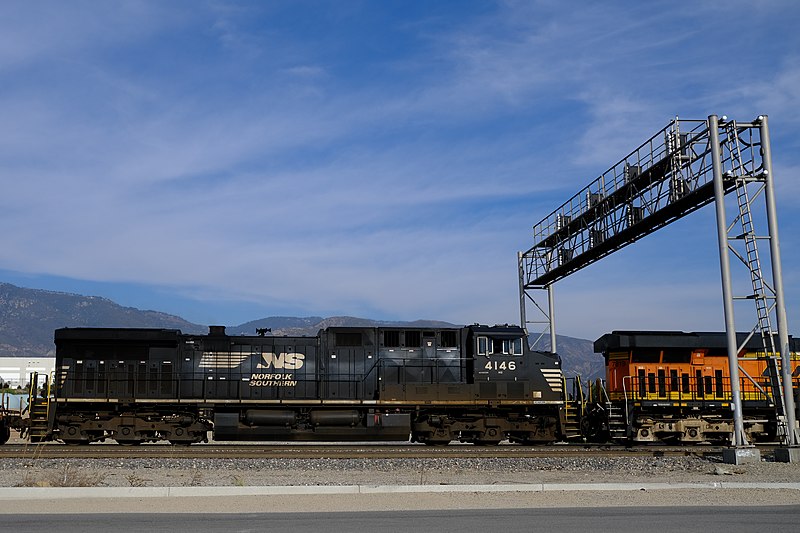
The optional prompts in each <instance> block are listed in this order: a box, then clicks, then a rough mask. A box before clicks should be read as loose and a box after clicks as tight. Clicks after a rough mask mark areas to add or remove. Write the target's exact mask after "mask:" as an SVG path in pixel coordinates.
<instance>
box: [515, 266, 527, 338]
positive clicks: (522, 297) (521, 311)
mask: <svg viewBox="0 0 800 533" xmlns="http://www.w3.org/2000/svg"><path fill="white" fill-rule="evenodd" d="M517 267H518V268H519V327H521V328H522V329H524V330H525V335H527V334H528V317H527V316H526V314H525V306H526V302H525V266H524V263H523V259H522V252H517Z"/></svg>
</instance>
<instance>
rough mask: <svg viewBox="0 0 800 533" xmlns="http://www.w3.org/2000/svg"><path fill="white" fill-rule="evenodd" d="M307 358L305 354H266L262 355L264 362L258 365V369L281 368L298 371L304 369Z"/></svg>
mask: <svg viewBox="0 0 800 533" xmlns="http://www.w3.org/2000/svg"><path fill="white" fill-rule="evenodd" d="M305 358H306V356H305V354H302V353H294V352H292V353H285V354H283V353H281V354H274V353H265V354H262V355H261V359H262V361H261V362H260V363H258V366H257V367H256V368H264V369H267V368H281V369H288V370H296V369H298V368H302V367H303V361H304V359H305Z"/></svg>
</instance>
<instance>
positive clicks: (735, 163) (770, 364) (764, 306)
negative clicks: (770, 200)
mask: <svg viewBox="0 0 800 533" xmlns="http://www.w3.org/2000/svg"><path fill="white" fill-rule="evenodd" d="M725 130H726V133H727V142H726V145H727V147H728V150H729V151H730V156H731V170H730V173H729V175H730V177H731V178H732V179H733V180H735V181H734V183H735V186H736V200H737V204H738V207H739V216H738V217H737V219H738V221H739V225H740V226H741V229H742V233H741V235H739V236H737V237H735V238H736V239H737V240H741V241H743V242H744V248H745V255H744V257H742V256H740V255H739V254H737V256H738V257H739V259H740V260H741V261H742V263H744V265H745V266H746V267H747V269H748V270H749V271H750V281H751V283H752V287H753V293H752V295H751V296H749V298H752V299H753V301H754V302H755V305H756V315H757V317H758V323H757V325H756V328H757V329H758V331H759V333H760V334H761V341H762V345H763V346H764V356H765V358H766V360H767V373H768V374H769V380H770V388H771V391H772V399H773V402H774V404H775V409H776V412H777V420H778V436H779V437H781V435H785V434H786V427H785V426H786V410H785V408H784V405H783V393H782V388H781V378H780V370H779V369H778V363H777V357H776V354H777V353H778V352H777V351H776V349H775V336H774V335H775V332H774V331H773V330H772V323H771V320H770V310H771V306H770V305H769V303H768V302H769V300H770V299H772V300H774V299H775V291H774V290H773V289H771V288H770V287H769V285H768V284H767V283H766V282H765V281H764V276H763V275H762V272H761V260H760V258H759V255H758V239H759V237H758V236H757V235H756V233H755V229H754V227H753V217H752V214H751V212H750V202H751V199H750V197H749V194H748V192H747V184H748V183H750V182H758V181H762V180H761V178H760V177H759V176H757V175H754V174H753V173H752V172H748V171H747V169H746V168H745V165H744V164H743V162H742V152H741V146H740V145H739V142H740V139H739V134H738V131H737V128H736V122H735V121H730V122H728V123H727V124H726V125H725ZM757 194H758V193H757ZM757 194H756V195H757ZM735 223H736V221H734V224H735ZM732 225H733V224H732ZM734 253H735V252H734ZM768 290H769V291H771V295H770V294H768V293H767V291H768Z"/></svg>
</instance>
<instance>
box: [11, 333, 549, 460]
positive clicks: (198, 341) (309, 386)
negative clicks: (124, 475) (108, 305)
mask: <svg viewBox="0 0 800 533" xmlns="http://www.w3.org/2000/svg"><path fill="white" fill-rule="evenodd" d="M261 333H262V335H259V336H230V335H226V333H225V328H224V327H221V326H212V327H211V328H210V331H209V334H208V335H188V334H183V333H181V332H180V331H178V330H167V329H108V328H102V329H101V328H64V329H59V330H56V332H55V344H56V372H55V375H54V377H53V380H52V383H48V385H47V386H48V387H52V391H50V392H47V393H45V394H43V395H42V396H44V397H45V398H38V400H35V401H34V403H33V404H32V405H31V418H30V423H29V425H28V426H27V427H26V428H23V429H24V430H25V431H28V432H29V434H30V437H31V438H32V439H33V440H61V441H63V442H65V443H68V444H86V443H89V442H95V441H102V440H104V439H113V440H115V441H116V442H118V443H120V444H128V445H131V444H139V443H143V442H151V441H158V440H168V441H170V442H172V443H175V444H191V443H195V442H203V441H206V440H207V438H208V437H207V436H208V432H209V431H213V437H214V439H215V440H281V441H286V440H303V441H340V440H364V441H367V440H408V439H409V438H410V439H411V440H412V441H416V442H423V443H426V444H433V445H436V444H447V443H449V442H450V441H452V440H460V441H463V442H471V443H475V444H497V443H499V442H500V441H501V440H504V439H510V440H511V441H515V442H520V443H523V444H527V443H540V442H552V441H554V440H557V439H558V438H561V437H562V436H563V435H562V430H563V423H562V420H561V412H562V407H563V377H562V373H561V362H560V359H559V358H558V357H557V356H555V355H552V354H548V353H543V352H536V351H531V350H530V348H529V347H528V343H527V342H526V337H525V331H524V330H523V329H522V328H520V327H516V326H508V325H506V326H493V327H489V326H480V325H473V326H468V327H463V328H392V327H387V328H383V327H379V328H375V327H370V328H366V327H365V328H360V327H359V328H354V327H330V328H327V329H325V330H321V331H320V332H319V333H318V335H317V336H315V337H283V336H268V335H263V333H264V332H263V331H262V332H261ZM45 400H46V405H42V402H44V401H45Z"/></svg>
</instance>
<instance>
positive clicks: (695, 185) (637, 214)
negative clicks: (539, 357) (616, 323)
mask: <svg viewBox="0 0 800 533" xmlns="http://www.w3.org/2000/svg"><path fill="white" fill-rule="evenodd" d="M731 193H735V198H736V207H735V215H734V216H733V218H732V219H731V220H729V219H728V217H727V214H726V206H725V197H726V196H727V195H729V194H731ZM759 198H760V199H761V201H763V202H764V207H763V208H762V209H758V208H756V209H754V206H755V205H756V204H755V202H756V200H758V199H759ZM712 202H714V203H715V206H716V212H717V234H718V241H719V255H720V270H721V277H722V288H723V305H724V313H725V328H726V334H727V342H728V359H729V366H730V373H731V383H732V389H733V390H732V394H733V408H734V411H735V413H734V422H735V432H734V442H733V444H734V446H736V447H745V446H747V445H748V443H747V441H746V438H745V436H744V430H743V421H742V414H741V413H742V409H741V398H740V391H739V367H738V362H737V354H738V353H739V352H740V347H739V346H737V343H736V340H737V339H736V329H735V325H734V307H733V303H734V300H750V301H752V302H754V303H755V309H754V310H755V325H754V326H753V328H752V330H751V331H750V334H749V335H748V337H747V339H746V340H745V341H744V344H746V343H747V342H748V341H749V340H750V338H751V337H752V336H753V335H759V336H760V337H761V339H762V342H763V344H764V352H765V354H767V355H770V354H773V357H772V358H771V363H770V364H769V369H770V372H771V373H772V374H773V375H772V376H771V379H772V383H773V386H774V391H773V392H774V394H773V397H774V398H775V404H776V409H777V411H778V419H779V421H781V428H782V432H781V437H782V440H783V442H784V443H785V444H786V445H787V446H789V447H794V446H797V445H798V444H799V441H798V435H797V431H796V429H795V410H794V397H793V393H792V376H791V366H790V355H789V336H788V330H787V323H786V307H785V303H784V295H783V280H782V272H781V260H780V247H779V241H778V224H777V214H776V210H775V191H774V186H773V173H772V155H771V148H770V142H769V128H768V121H767V117H766V116H765V115H763V116H759V117H758V118H756V120H754V121H751V122H737V121H735V120H728V118H727V117H722V118H721V119H720V118H719V117H717V116H716V115H711V116H709V117H708V119H707V120H683V119H677V118H676V119H675V120H673V121H671V122H670V123H669V124H667V126H666V127H664V128H663V129H661V130H660V131H659V132H657V133H656V134H655V135H653V136H652V137H650V138H649V139H648V140H646V141H645V142H644V143H642V144H641V145H640V146H639V147H638V148H636V149H635V150H634V151H633V152H631V153H630V154H628V155H627V156H626V157H624V158H623V159H622V160H620V161H619V162H617V163H616V164H615V165H613V166H612V167H611V168H610V169H608V170H607V171H606V172H604V173H603V174H602V175H600V177H598V178H597V179H595V180H594V181H592V182H591V183H590V184H589V185H588V186H586V187H585V188H583V189H582V190H581V191H580V192H578V193H577V194H575V195H574V196H573V197H572V198H570V199H569V200H567V201H566V202H565V203H564V204H562V205H561V206H560V207H558V208H557V209H556V210H554V211H553V212H552V213H550V214H549V215H547V216H546V217H545V218H544V219H543V220H541V221H540V222H539V223H537V224H536V225H534V226H533V240H534V243H535V244H534V245H533V246H532V247H531V248H530V249H528V250H527V251H525V252H520V253H519V255H518V259H519V287H520V320H521V324H522V326H523V327H527V326H528V325H531V324H538V325H544V328H543V330H542V332H541V334H540V335H539V338H538V339H537V342H538V340H540V339H541V338H542V337H543V336H544V335H545V334H546V332H547V330H548V328H549V332H550V346H551V350H552V351H553V352H555V351H556V338H555V318H554V291H553V284H554V283H555V282H556V281H558V280H560V279H563V278H565V277H567V276H569V275H570V274H573V273H575V272H577V271H579V270H581V269H583V268H585V267H587V266H588V265H590V264H592V263H594V262H595V261H598V260H600V259H602V258H603V257H605V256H607V255H609V254H611V253H613V252H615V251H617V250H620V249H622V248H624V247H625V246H628V245H629V244H632V243H634V242H636V241H638V240H639V239H641V238H642V237H644V236H645V235H648V234H650V233H653V232H654V231H656V230H658V229H660V228H663V227H665V226H667V225H668V224H670V223H671V222H674V221H676V220H678V219H680V218H683V217H684V216H686V215H688V214H690V213H692V212H694V211H696V210H698V209H700V208H701V207H703V206H705V205H708V204H710V203H712ZM756 218H760V219H763V218H765V219H766V220H760V222H761V223H760V224H756V220H755V219H756ZM765 242H766V243H767V244H768V246H764V244H763V243H765ZM731 257H733V258H734V260H735V261H738V262H739V263H741V264H742V265H743V266H744V268H743V269H740V270H739V271H737V272H740V273H743V278H742V279H743V280H744V279H746V282H743V283H739V284H737V285H736V286H737V288H741V287H743V286H744V287H746V289H742V290H743V291H744V292H743V293H742V294H738V295H734V294H733V286H734V284H733V281H732V279H733V274H732V271H731V267H730V262H731V260H730V259H731ZM764 264H768V265H770V266H771V269H769V270H770V272H767V270H768V269H766V268H764V266H763V265H764ZM543 292H544V295H545V297H546V299H547V305H546V307H545V306H543V305H540V303H539V301H541V299H542V294H543ZM537 299H538V300H539V301H537ZM531 305H533V306H534V307H535V309H536V310H537V312H538V315H539V316H540V317H541V318H542V319H540V320H529V318H528V312H527V311H528V307H529V306H531ZM751 309H752V308H751ZM776 343H777V346H776ZM778 353H779V354H780V358H781V363H782V364H781V365H780V366H781V368H780V372H779V371H778V365H777V361H776V358H775V357H774V354H778ZM781 384H782V386H781ZM792 451H793V452H796V451H798V450H796V449H795V450H792ZM798 458H800V454H798Z"/></svg>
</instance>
